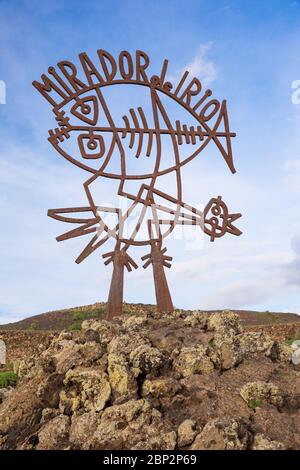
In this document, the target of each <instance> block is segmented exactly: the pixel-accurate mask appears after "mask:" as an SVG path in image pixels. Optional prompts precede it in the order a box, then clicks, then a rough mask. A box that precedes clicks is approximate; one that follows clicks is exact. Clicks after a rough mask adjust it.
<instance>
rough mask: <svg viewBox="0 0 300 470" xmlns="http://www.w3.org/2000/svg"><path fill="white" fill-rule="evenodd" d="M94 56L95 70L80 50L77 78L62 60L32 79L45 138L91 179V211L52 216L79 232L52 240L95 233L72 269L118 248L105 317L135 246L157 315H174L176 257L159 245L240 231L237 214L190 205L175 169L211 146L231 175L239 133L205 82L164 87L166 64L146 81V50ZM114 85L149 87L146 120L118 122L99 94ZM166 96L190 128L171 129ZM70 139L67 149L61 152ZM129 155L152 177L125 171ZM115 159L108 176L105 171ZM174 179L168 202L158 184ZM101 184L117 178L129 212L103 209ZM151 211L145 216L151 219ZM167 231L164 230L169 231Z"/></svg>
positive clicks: (118, 308)
mask: <svg viewBox="0 0 300 470" xmlns="http://www.w3.org/2000/svg"><path fill="white" fill-rule="evenodd" d="M97 54H98V64H97V65H95V63H94V62H93V61H92V60H91V58H90V57H89V56H88V55H87V54H86V53H82V54H80V55H79V60H80V63H81V67H82V70H81V71H80V73H79V72H78V71H77V68H76V66H75V65H74V64H73V63H71V62H68V61H62V62H59V63H58V64H57V66H58V67H57V68H54V67H49V69H48V74H49V75H51V77H49V75H48V76H47V75H45V74H44V75H42V77H41V81H40V82H38V81H34V82H33V85H34V86H35V88H36V89H37V90H38V91H39V92H40V93H41V94H42V95H43V96H44V97H45V98H46V99H47V100H48V102H49V103H50V104H51V106H52V107H53V113H54V114H55V119H56V121H57V127H56V128H55V129H53V130H50V131H49V139H48V140H49V142H50V143H51V144H52V145H53V147H54V148H55V149H56V150H57V151H58V152H59V153H60V154H61V155H62V156H63V157H64V158H66V159H67V160H69V161H70V162H71V163H73V164H75V165H77V166H78V167H79V168H81V169H83V170H85V171H87V172H89V173H91V175H92V176H91V177H90V178H89V179H88V180H87V181H86V182H85V183H84V185H83V186H84V191H85V193H86V196H87V199H88V205H87V206H84V207H71V208H63V209H51V210H49V211H48V215H49V216H50V217H52V218H54V219H56V220H60V221H63V222H67V223H72V224H77V227H76V228H74V229H72V230H70V231H67V232H66V233H64V234H63V235H60V236H59V237H57V240H58V241H62V240H67V239H70V238H74V237H79V236H82V235H87V234H91V233H93V234H94V235H93V237H92V239H91V240H90V241H89V243H88V244H87V245H86V247H85V248H84V250H83V251H82V253H81V254H80V255H79V256H78V258H77V259H76V263H80V262H81V261H83V260H84V259H85V258H86V257H87V256H89V255H90V254H91V253H93V252H94V251H95V250H96V249H97V248H99V247H100V246H102V245H103V244H104V243H105V242H107V241H108V240H109V239H114V240H115V247H114V250H113V251H110V252H108V253H106V254H104V255H103V258H104V260H105V261H104V263H105V265H108V264H110V263H112V264H113V274H112V280H111V286H110V291H109V297H108V306H107V318H108V319H111V318H112V317H113V316H114V315H119V314H120V313H122V303H123V283H124V267H126V268H127V270H128V271H132V268H137V267H138V266H137V264H136V263H135V261H134V260H133V259H132V258H131V257H130V256H129V254H128V249H129V248H130V247H131V246H146V245H148V246H149V249H150V252H149V253H148V254H145V255H144V256H143V257H142V260H143V261H144V262H145V263H144V265H143V267H144V268H147V267H148V266H150V264H152V269H153V277H154V284H155V291H156V298H157V306H158V309H159V311H163V312H170V311H172V310H173V304H172V299H171V295H170V292H169V288H168V284H167V280H166V276H165V271H164V268H165V267H168V268H169V267H170V266H171V261H172V257H170V256H167V255H166V248H165V247H163V240H164V238H165V237H166V236H167V235H169V234H170V233H171V232H172V231H173V230H174V228H175V227H176V226H177V225H197V226H199V227H201V228H202V230H203V231H204V232H205V233H206V234H207V235H209V237H210V239H211V241H214V240H215V238H220V237H222V236H223V235H224V234H225V233H226V232H228V233H231V234H233V235H237V236H238V235H240V234H241V231H240V230H239V229H238V228H236V227H235V226H234V225H233V222H234V221H235V220H236V219H238V218H239V217H240V216H241V214H230V213H229V212H228V209H227V206H226V204H225V203H224V202H223V200H222V198H221V196H218V197H217V198H212V199H211V200H210V201H209V202H208V204H207V205H206V207H205V209H204V211H203V212H202V211H200V210H198V209H196V208H194V207H192V206H190V205H188V204H186V203H185V202H184V201H183V198H182V181H181V169H182V167H183V166H184V165H186V164H187V163H189V162H190V161H191V160H193V159H194V158H195V157H196V156H198V155H199V154H200V153H201V152H202V151H203V150H204V149H205V148H206V147H207V145H208V144H209V143H210V142H214V143H215V145H216V146H217V148H218V150H219V151H220V153H221V155H222V156H223V158H224V160H225V162H226V163H227V165H228V167H229V169H230V170H231V172H232V173H235V169H234V165H233V160H232V148H231V138H232V137H235V133H233V132H230V130H229V122H228V114H227V105H226V101H225V100H224V101H222V102H221V103H220V102H219V101H218V100H216V99H212V98H211V95H212V92H211V90H206V91H205V92H202V85H201V82H200V81H199V80H198V79H197V78H192V79H191V80H188V72H185V73H184V74H183V76H182V77H181V79H180V80H179V82H178V84H177V85H176V86H175V87H174V86H173V84H172V83H170V82H169V81H167V80H166V74H167V68H168V61H167V60H164V62H163V65H162V69H161V72H160V74H159V75H152V76H150V75H149V74H148V67H149V64H150V59H149V57H148V55H147V54H146V53H145V52H143V51H136V54H135V58H134V59H133V57H132V55H131V54H130V53H129V52H127V51H122V52H121V53H120V55H119V57H118V60H115V59H114V58H113V57H112V55H111V54H109V53H108V52H107V51H104V50H98V51H97ZM112 85H126V86H127V85H135V86H137V85H140V86H142V87H146V91H147V95H146V96H147V100H148V104H150V105H151V108H150V117H148V118H147V117H146V114H147V113H145V111H144V109H145V108H144V109H143V108H142V107H140V106H139V107H138V108H137V110H135V109H133V108H131V109H129V115H127V114H126V115H124V116H122V119H121V120H119V121H118V122H117V119H114V118H113V115H112V112H111V108H110V106H109V105H108V99H107V97H105V93H104V90H106V89H107V87H110V86H112ZM114 89H115V87H114ZM173 89H174V91H173ZM126 93H127V91H126ZM167 98H168V99H171V100H172V102H175V104H176V105H178V106H179V107H181V108H182V109H183V110H184V111H185V112H187V114H188V116H189V117H190V118H191V119H192V120H193V122H194V124H195V125H190V126H188V125H187V123H185V124H181V122H180V120H178V119H176V120H175V122H174V120H173V119H172V118H171V117H170V115H169V114H170V113H168V112H167V109H166V108H167V106H166V104H164V100H165V99H167ZM166 138H167V139H168V142H167V147H166V149H164V147H163V141H164V142H165V140H164V139H166ZM68 141H69V142H70V144H69V145H68V147H67V148H65V147H66V143H67V144H68ZM136 141H137V145H136V147H134V146H135V143H136ZM74 144H75V145H74ZM72 145H73V147H74V148H73V149H72ZM194 146H196V150H192V151H191V152H190V150H189V148H190V147H191V148H192V149H193V147H194ZM183 147H185V148H188V153H187V155H186V154H185V156H184V157H182V153H184V152H181V151H180V149H182V148H183ZM129 149H135V150H134V155H135V157H136V159H140V158H141V157H143V156H144V157H145V158H146V159H148V160H147V161H148V162H149V161H150V162H151V164H152V171H150V172H145V173H143V171H142V172H141V173H140V174H138V173H134V174H131V173H130V172H128V171H127V166H128V158H129V157H128V153H129ZM169 154H171V155H172V160H171V163H170V164H167V165H164V164H163V163H164V159H166V158H167V157H168V158H169ZM112 161H113V165H114V166H113V170H112V169H111V168H110V167H111V166H112ZM136 161H138V160H136ZM98 162H99V163H98ZM93 164H94V166H93ZM117 167H118V168H119V169H117ZM170 173H174V174H175V178H176V188H174V194H173V195H170V194H169V193H167V192H165V191H164V190H162V189H159V186H158V181H159V180H160V178H161V177H162V176H164V175H167V174H170ZM101 177H104V178H111V179H113V180H117V182H118V191H117V192H118V195H119V196H121V197H125V198H126V199H127V200H129V201H130V203H131V205H130V207H129V208H128V209H127V210H126V211H125V212H124V211H122V210H121V209H120V207H104V206H101V205H98V204H97V203H96V201H95V200H94V198H93V196H92V191H91V188H92V185H93V184H94V183H95V182H96V183H98V182H99V179H100V178H101ZM132 181H137V182H139V181H140V185H139V186H138V188H137V190H136V191H128V190H126V188H125V186H126V184H127V183H130V182H132ZM174 186H175V185H174ZM137 208H138V209H139V211H140V212H139V217H138V220H137V222H136V224H135V226H134V229H133V230H132V232H131V233H130V234H129V235H126V234H125V230H124V224H125V222H126V220H128V218H129V217H130V215H131V214H132V213H133V211H135V210H136V209H137ZM149 212H150V216H147V215H146V214H147V213H149ZM106 214H115V216H116V217H117V221H116V223H115V224H114V225H113V228H110V227H109V226H108V224H107V223H106V222H105V220H104V217H105V215H106ZM162 217H163V218H162ZM143 224H144V225H146V230H147V236H146V237H144V239H138V238H139V237H138V234H139V233H140V232H141V227H142V225H143ZM163 227H166V230H165V232H163Z"/></svg>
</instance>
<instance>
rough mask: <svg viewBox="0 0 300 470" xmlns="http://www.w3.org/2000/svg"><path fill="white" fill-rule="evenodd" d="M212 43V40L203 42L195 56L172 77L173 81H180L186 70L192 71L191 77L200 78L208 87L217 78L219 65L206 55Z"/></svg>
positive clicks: (204, 85)
mask: <svg viewBox="0 0 300 470" xmlns="http://www.w3.org/2000/svg"><path fill="white" fill-rule="evenodd" d="M212 45H213V43H212V42H207V43H204V44H201V45H200V46H199V48H198V50H197V52H196V55H195V56H194V58H193V59H192V60H191V61H190V62H189V63H188V64H186V65H185V66H184V67H182V68H181V69H180V70H178V71H177V73H176V74H175V76H171V77H170V80H171V82H173V83H176V82H178V80H179V79H180V78H181V77H182V75H183V73H184V72H185V71H186V70H187V71H188V72H189V73H190V75H191V77H196V78H199V80H200V81H201V82H202V85H203V87H207V86H208V85H210V84H211V83H212V82H213V81H214V80H216V78H217V75H218V72H217V67H216V65H215V63H214V62H213V61H212V60H209V59H207V57H206V55H207V52H208V51H209V50H210V49H211V48H212Z"/></svg>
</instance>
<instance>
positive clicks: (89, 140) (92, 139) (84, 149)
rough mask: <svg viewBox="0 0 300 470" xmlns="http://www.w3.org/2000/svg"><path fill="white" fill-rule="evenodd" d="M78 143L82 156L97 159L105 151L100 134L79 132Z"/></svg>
mask: <svg viewBox="0 0 300 470" xmlns="http://www.w3.org/2000/svg"><path fill="white" fill-rule="evenodd" d="M78 145H79V149H80V152H81V156H82V158H87V159H97V158H101V157H103V155H104V152H105V143H104V139H103V137H102V136H101V135H95V134H94V133H93V132H90V133H89V134H80V135H79V136H78Z"/></svg>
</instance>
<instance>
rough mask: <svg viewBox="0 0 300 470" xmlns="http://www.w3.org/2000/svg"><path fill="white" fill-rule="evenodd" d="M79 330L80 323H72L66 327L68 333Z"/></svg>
mask: <svg viewBox="0 0 300 470" xmlns="http://www.w3.org/2000/svg"><path fill="white" fill-rule="evenodd" d="M79 330H81V322H74V323H71V325H69V326H68V331H79Z"/></svg>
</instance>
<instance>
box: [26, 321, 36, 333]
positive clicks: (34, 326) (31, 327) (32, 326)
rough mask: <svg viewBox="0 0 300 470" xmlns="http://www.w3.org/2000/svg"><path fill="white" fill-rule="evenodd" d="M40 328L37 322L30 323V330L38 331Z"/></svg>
mask: <svg viewBox="0 0 300 470" xmlns="http://www.w3.org/2000/svg"><path fill="white" fill-rule="evenodd" d="M37 328H38V326H37V324H36V323H35V322H32V323H30V325H29V328H28V330H29V331H36V330H37Z"/></svg>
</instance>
